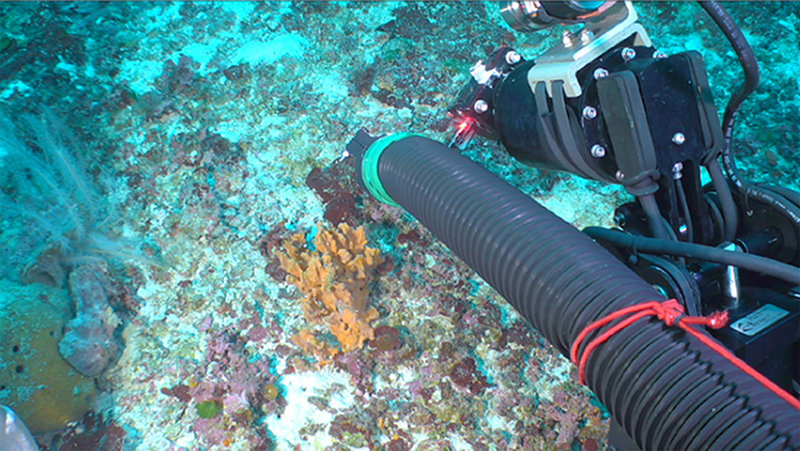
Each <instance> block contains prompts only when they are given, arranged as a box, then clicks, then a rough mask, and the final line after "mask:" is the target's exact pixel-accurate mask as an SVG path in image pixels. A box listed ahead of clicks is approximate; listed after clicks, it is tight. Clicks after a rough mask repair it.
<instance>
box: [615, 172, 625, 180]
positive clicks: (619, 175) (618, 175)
mask: <svg viewBox="0 0 800 451" xmlns="http://www.w3.org/2000/svg"><path fill="white" fill-rule="evenodd" d="M614 177H616V178H617V181H618V182H621V181H623V180H625V173H624V172H622V171H617V173H616V174H614Z"/></svg>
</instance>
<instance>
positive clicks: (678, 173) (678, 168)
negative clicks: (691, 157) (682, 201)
mask: <svg viewBox="0 0 800 451" xmlns="http://www.w3.org/2000/svg"><path fill="white" fill-rule="evenodd" d="M681 177H683V163H681V162H680V161H679V162H677V163H675V164H673V165H672V178H673V179H674V180H680V179H681Z"/></svg>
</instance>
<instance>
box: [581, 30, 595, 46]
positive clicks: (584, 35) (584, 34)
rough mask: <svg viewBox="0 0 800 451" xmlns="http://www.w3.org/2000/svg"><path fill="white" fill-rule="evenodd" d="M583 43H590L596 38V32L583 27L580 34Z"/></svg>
mask: <svg viewBox="0 0 800 451" xmlns="http://www.w3.org/2000/svg"><path fill="white" fill-rule="evenodd" d="M580 38H581V44H588V43H590V42H591V41H592V39H594V33H592V32H591V31H589V30H586V29H583V30H581V34H580Z"/></svg>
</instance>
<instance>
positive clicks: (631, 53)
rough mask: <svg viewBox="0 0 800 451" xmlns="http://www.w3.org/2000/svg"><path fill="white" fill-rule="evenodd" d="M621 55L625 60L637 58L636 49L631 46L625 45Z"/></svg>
mask: <svg viewBox="0 0 800 451" xmlns="http://www.w3.org/2000/svg"><path fill="white" fill-rule="evenodd" d="M620 55H622V59H623V60H625V62H628V61H630V60H632V59H634V58H636V50H634V49H632V48H630V47H625V48H624V49H622V52H621V53H620Z"/></svg>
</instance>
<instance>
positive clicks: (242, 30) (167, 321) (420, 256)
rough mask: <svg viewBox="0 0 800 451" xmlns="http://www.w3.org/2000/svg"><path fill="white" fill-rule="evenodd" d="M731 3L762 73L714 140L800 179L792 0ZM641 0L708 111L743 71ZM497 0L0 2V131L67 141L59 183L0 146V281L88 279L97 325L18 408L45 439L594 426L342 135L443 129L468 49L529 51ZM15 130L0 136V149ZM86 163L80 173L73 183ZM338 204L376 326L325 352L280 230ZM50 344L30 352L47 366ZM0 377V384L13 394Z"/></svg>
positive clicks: (702, 26) (48, 443) (366, 444)
mask: <svg viewBox="0 0 800 451" xmlns="http://www.w3.org/2000/svg"><path fill="white" fill-rule="evenodd" d="M728 7H729V8H730V10H731V12H732V14H733V15H734V16H735V17H736V19H737V20H738V21H739V24H740V25H741V26H742V27H743V29H744V30H745V33H746V35H747V36H748V38H749V39H750V42H751V44H752V46H753V48H754V50H755V52H756V54H757V56H758V58H759V60H760V62H761V65H762V78H763V80H762V83H761V85H760V87H759V89H758V91H757V92H756V93H755V94H754V95H753V96H752V97H751V98H750V99H749V100H748V101H747V102H746V103H745V104H744V106H743V108H742V111H741V113H740V116H739V122H738V125H737V128H736V135H735V138H736V150H735V155H736V156H737V158H738V159H739V162H740V166H741V169H742V173H743V174H744V175H745V176H746V177H749V178H751V179H754V180H759V181H769V182H772V183H775V184H783V185H787V186H790V187H792V186H793V187H794V188H798V186H800V185H798V181H797V180H798V169H797V149H796V148H797V143H798V142H800V129H799V128H798V121H797V117H798V114H800V95H799V94H798V90H799V88H800V77H798V76H797V70H798V69H797V51H798V48H800V43H799V42H798V40H799V39H800V38H798V31H800V19H799V18H798V16H800V5H799V4H795V3H781V2H752V3H751V2H737V3H731V4H729V5H728ZM637 8H638V10H639V13H640V16H641V23H642V24H643V25H644V26H645V28H646V29H647V30H648V32H649V33H650V35H651V38H652V40H653V43H654V45H655V46H656V47H658V48H660V49H662V50H664V51H665V52H667V53H668V54H672V53H676V52H680V51H684V50H699V51H700V52H702V53H703V54H704V56H705V59H706V64H707V66H708V69H709V73H710V79H711V84H712V87H713V88H714V96H715V100H716V104H717V106H718V107H719V108H720V109H722V107H723V106H724V105H725V103H726V101H727V98H728V96H729V95H730V92H731V91H732V90H733V89H735V88H736V86H738V83H740V78H741V69H740V68H739V66H738V63H737V61H736V59H735V55H734V54H733V52H732V50H731V49H730V47H729V45H728V44H727V41H725V39H724V37H723V36H722V34H721V33H720V32H719V30H718V29H717V28H716V26H715V25H714V24H713V22H711V21H710V20H709V19H708V18H707V17H706V16H705V15H704V13H703V12H702V10H701V9H700V8H699V7H698V6H697V5H696V4H694V3H682V2H652V3H641V4H637ZM499 9H500V7H499V5H498V4H497V3H479V2H420V3H413V2H397V3H395V2H339V3H327V2H297V3H289V2H264V3H244V2H242V3H239V2H222V3H199V2H198V3H193V2H192V3H166V2H164V3H162V2H159V3H138V2H136V3H113V2H112V3H45V2H41V3H40V2H31V3H2V4H0V107H2V124H3V129H2V132H3V133H4V134H6V135H7V136H11V135H12V134H18V135H19V136H20V138H19V140H18V141H19V142H21V143H22V144H23V145H22V146H21V147H31V148H33V149H34V150H33V151H32V153H33V155H37V154H39V153H42V152H43V151H42V150H41V149H39V148H40V147H45V146H46V143H44V142H43V140H42V139H41V136H50V137H51V138H52V139H54V140H58V141H63V142H64V143H65V146H64V148H65V149H66V150H64V151H63V152H62V153H60V154H56V156H59V155H61V156H63V155H69V156H72V157H74V161H72V162H71V163H70V164H71V165H73V166H74V167H75V168H80V171H79V173H80V174H81V175H80V177H78V178H76V179H70V177H69V176H68V175H69V174H67V173H68V172H70V171H67V170H64V169H63V168H61V167H56V168H54V169H49V170H46V171H49V172H45V173H47V174H52V175H54V177H52V180H53V181H54V182H55V184H56V185H59V184H64V183H66V181H67V179H69V180H71V182H70V184H69V186H55V187H53V186H49V185H48V184H47V183H46V181H47V179H48V177H40V178H39V179H36V180H38V182H37V183H38V184H39V186H35V187H33V188H30V189H27V188H25V189H23V188H21V187H23V186H28V185H27V184H29V182H30V179H31V178H32V177H33V176H29V178H28V179H24V180H16V181H15V182H14V183H15V184H14V185H13V188H11V186H12V185H11V183H12V182H11V179H12V178H13V176H11V175H8V172H9V171H0V172H1V173H3V174H4V175H3V177H5V178H4V179H0V180H2V181H4V182H5V183H8V185H6V186H4V187H3V189H4V194H5V195H6V196H7V198H11V199H13V201H11V202H8V201H5V202H6V203H5V204H0V205H2V206H3V213H0V220H2V221H3V222H2V228H1V229H2V230H0V240H2V241H1V242H0V244H1V245H2V246H3V251H4V255H5V256H6V263H5V265H4V266H3V267H2V269H0V276H2V279H3V281H6V280H7V281H8V284H14V285H13V286H14V287H15V288H13V289H12V288H7V289H5V293H6V297H8V296H10V295H8V293H12V292H14V293H16V292H19V293H22V292H23V291H24V292H25V293H29V292H30V293H29V294H25V296H30V298H31V299H39V300H40V301H42V302H44V303H45V304H46V305H47V306H52V305H54V303H55V301H54V299H56V297H59V296H60V297H61V298H62V299H63V298H65V295H64V292H67V291H68V292H69V293H70V295H71V296H73V298H74V297H75V296H76V293H80V290H81V287H87V286H89V287H94V289H96V290H100V292H102V293H103V295H102V296H100V297H101V298H102V299H101V300H100V301H98V302H107V305H105V304H104V307H103V308H102V309H100V310H98V311H100V313H98V316H97V318H95V320H96V321H97V322H98V324H102V325H103V327H105V330H104V331H99V332H98V331H94V332H96V334H95V335H93V337H94V338H97V337H100V338H98V340H99V341H100V342H101V343H104V344H105V345H106V348H105V349H106V353H105V354H103V356H105V357H106V360H101V361H100V363H98V360H97V359H95V360H90V361H85V360H86V359H84V362H83V363H85V364H86V365H89V366H91V365H99V364H102V372H101V373H99V374H97V375H94V376H93V377H92V378H91V380H90V383H91V384H92V385H93V387H92V388H90V389H87V390H89V391H90V392H92V395H91V397H90V399H89V398H82V402H83V403H84V404H81V403H80V402H78V403H76V402H72V401H70V402H72V404H75V405H73V406H72V408H73V412H72V413H71V415H72V417H70V418H66V419H65V418H64V417H63V415H62V414H63V412H57V411H56V412H51V411H50V410H46V409H42V410H39V411H38V412H37V413H35V414H31V415H39V416H43V415H50V416H49V417H47V418H37V419H35V420H32V421H36V422H37V424H39V423H41V424H43V425H51V426H42V428H45V429H49V430H40V431H38V432H41V434H38V435H37V440H38V441H39V444H40V446H41V447H42V448H43V449H140V450H155V449H159V450H179V449H192V450H194V449H226V448H232V449H269V448H277V449H389V450H404V449H417V450H434V449H435V450H440V449H576V450H578V449H580V450H596V449H603V448H605V447H606V446H607V443H606V438H605V436H606V434H607V430H608V418H607V412H606V411H605V410H604V408H603V406H602V405H601V404H600V403H599V402H598V401H597V399H596V398H595V397H594V396H593V394H592V393H591V392H590V391H589V390H588V389H587V388H585V387H583V386H581V385H580V384H578V383H577V382H576V380H575V369H574V366H573V365H572V364H571V363H569V362H568V361H567V360H566V359H565V358H563V357H562V356H561V355H560V354H559V353H558V352H557V351H556V350H555V349H554V348H552V347H551V346H550V345H549V344H547V343H546V342H545V341H544V339H543V338H542V337H541V336H540V335H539V334H538V333H537V332H536V331H534V330H532V328H531V327H530V326H529V325H528V324H527V323H526V322H524V321H523V320H522V319H521V317H520V316H519V314H517V313H516V312H515V311H514V310H513V309H511V308H510V307H509V305H508V304H507V303H506V302H505V301H504V300H503V299H502V298H501V297H500V296H499V295H498V294H497V293H495V292H494V291H493V290H492V289H491V288H490V287H489V286H488V285H487V284H486V283H484V282H483V281H482V280H481V279H480V278H479V277H478V276H477V275H476V274H474V272H472V271H471V270H470V269H469V268H468V267H467V266H466V265H464V264H463V263H462V262H460V261H459V260H458V259H457V258H455V257H454V256H453V255H452V254H451V253H450V252H449V251H448V250H447V249H446V248H445V247H444V246H443V245H441V244H440V243H438V242H437V241H436V239H435V238H434V237H433V236H432V235H431V234H429V233H428V232H427V231H426V230H425V229H424V228H423V227H422V226H420V225H419V224H418V223H417V222H415V220H414V219H413V218H412V217H411V216H410V215H408V214H407V213H404V212H403V211H401V210H399V209H396V208H393V207H389V206H386V205H382V204H380V203H379V202H378V201H376V200H375V199H373V198H371V197H370V196H369V195H368V194H366V193H365V192H364V191H362V190H361V188H360V187H358V186H357V184H356V183H355V175H354V172H353V171H352V169H351V168H350V167H349V165H348V163H347V161H346V160H343V159H342V158H341V156H342V152H343V149H344V146H345V144H346V143H347V142H348V141H349V140H350V139H351V138H352V136H353V135H354V134H355V132H356V131H358V129H359V128H362V127H363V128H366V129H367V130H369V131H370V132H372V133H375V134H382V133H390V132H396V131H414V132H419V133H424V134H426V135H427V136H430V137H432V138H434V139H438V140H441V141H448V140H449V139H450V138H451V137H452V129H451V128H450V125H451V124H450V120H449V119H448V118H447V116H446V114H445V113H446V111H447V109H448V108H449V106H450V103H451V102H452V100H453V98H454V96H455V94H456V93H457V92H458V89H459V88H460V87H461V86H462V85H463V84H464V83H465V82H466V80H467V78H468V77H469V68H470V67H471V65H472V64H473V63H474V62H475V61H477V60H478V59H481V58H483V57H485V56H486V54H487V52H488V51H490V50H491V49H492V48H494V47H497V46H499V45H501V44H504V43H506V44H510V45H512V46H513V47H515V48H516V49H517V50H518V51H519V52H520V53H522V54H523V55H524V56H525V57H527V58H535V56H536V55H537V54H539V53H541V52H542V51H544V50H545V49H546V48H547V47H548V46H549V45H551V44H552V43H554V42H556V41H557V40H558V39H559V35H558V33H557V32H556V31H553V32H550V33H547V32H542V33H539V34H527V35H526V34H518V33H515V32H512V31H511V29H510V28H509V27H507V26H506V25H505V23H504V21H503V20H502V18H501V16H500V12H499ZM37 118H44V119H37ZM58 123H63V124H62V125H55V124H58ZM46 128H49V129H50V131H47V130H42V129H46ZM12 130H15V131H14V132H13V133H12ZM37 136H38V137H39V139H38V140H37ZM4 142H6V143H7V141H4ZM37 149H39V150H37ZM465 153H466V154H467V155H468V156H469V157H471V158H472V159H474V160H476V161H477V162H479V163H481V164H483V165H484V166H486V167H487V168H489V169H490V170H491V171H492V172H494V173H496V174H498V175H499V176H500V177H502V178H504V179H505V180H507V181H509V182H510V183H512V184H514V185H515V186H518V187H519V188H520V189H521V190H522V191H524V192H526V193H528V194H530V195H531V196H533V197H534V198H535V199H537V200H538V201H539V202H541V203H542V204H543V205H545V206H546V207H548V208H550V209H551V210H552V211H554V212H555V213H556V214H558V215H559V216H561V217H562V218H564V219H565V220H567V221H569V222H571V223H573V224H574V225H575V226H576V227H581V228H582V227H585V226H589V225H604V226H610V225H611V216H612V211H613V209H614V207H615V206H617V205H619V204H621V203H623V202H626V201H627V200H628V195H627V194H626V193H625V192H624V191H622V190H621V189H619V188H618V187H616V186H605V185H601V184H599V183H595V182H589V181H585V180H582V179H579V178H577V177H574V176H571V175H568V174H564V173H556V172H550V171H540V170H537V169H533V168H529V167H525V166H522V165H521V164H519V163H518V162H516V161H514V160H513V159H512V158H511V157H510V156H508V154H507V153H506V152H505V151H504V150H503V149H502V146H501V145H500V144H497V143H494V142H490V141H486V140H482V139H477V140H476V141H475V142H474V143H473V144H472V145H471V147H470V148H469V149H468V150H467V151H465ZM9 155H12V154H11V153H10V152H8V151H7V152H6V155H3V153H0V158H2V160H0V161H2V163H0V164H2V165H3V166H4V167H6V168H8V167H11V166H12V165H11V163H10V162H9V161H10V159H11V157H9ZM20 155H24V152H23V153H20ZM43 161H45V163H49V164H54V163H53V161H52V159H47V158H43ZM73 166H70V167H73ZM27 167H28V170H31V169H30V168H33V167H34V165H29V166H27ZM74 172H75V173H78V171H77V170H76V171H74ZM73 175H74V174H73ZM78 182H80V183H78ZM84 182H85V186H86V187H87V188H86V189H87V193H91V194H92V195H86V196H83V197H81V196H78V195H74V194H72V193H73V192H76V191H80V188H81V186H83V185H81V183H84ZM48 190H50V191H48ZM52 190H56V191H58V192H61V191H63V192H64V193H66V194H63V195H61V196H60V197H54V196H53V194H52ZM65 199H66V200H65ZM60 202H61V203H60ZM54 206H55V207H59V208H61V209H63V211H61V210H59V211H55V210H57V209H56V208H55V207H54ZM51 207H53V208H51ZM31 212H33V214H31ZM65 215H67V216H69V218H70V221H71V222H70V224H71V225H65V223H64V220H63V218H64V217H65ZM340 223H344V224H348V225H350V226H352V228H353V230H355V229H357V228H358V227H363V230H364V231H365V237H366V240H367V246H368V247H369V248H371V249H377V250H378V251H380V262H376V264H375V265H373V267H372V269H373V274H371V275H370V277H369V279H368V281H366V282H365V283H367V285H366V288H365V289H366V290H368V295H367V298H366V299H367V301H368V303H369V306H370V307H371V308H374V309H375V311H376V312H377V319H374V320H372V321H371V323H370V324H371V327H372V328H373V329H374V330H373V331H372V335H371V337H372V339H370V340H366V341H362V342H358V344H359V345H360V346H354V349H352V350H349V351H348V352H338V353H335V352H334V353H333V355H332V356H331V358H330V359H327V360H329V361H326V362H323V360H325V359H322V358H320V356H319V355H315V354H314V353H312V352H309V348H308V347H307V346H301V345H300V344H298V340H297V339H296V336H297V334H298V333H300V332H301V331H302V330H304V329H306V328H307V327H309V325H308V324H307V323H308V313H307V312H306V311H304V306H305V305H307V303H308V301H307V298H308V296H309V295H308V294H307V293H305V292H304V291H303V289H302V288H301V286H300V284H298V283H290V282H287V274H288V273H287V271H288V267H287V265H286V264H284V263H282V261H281V255H284V256H285V255H287V250H286V243H287V242H288V241H289V240H291V239H292V237H300V238H297V240H299V241H297V242H298V243H301V241H302V240H305V241H306V246H307V248H306V249H307V252H308V253H309V255H313V253H314V252H315V248H316V246H315V237H316V236H318V235H319V234H320V233H328V232H330V231H335V230H337V229H336V228H335V226H336V225H337V224H340ZM48 225H49V226H50V228H46V226H48ZM37 227H38V228H37ZM76 230H77V231H76ZM339 230H341V229H339ZM78 231H79V232H78ZM343 233H344V232H343ZM54 236H56V238H58V239H54V238H53V237H54ZM301 244H302V243H301ZM362 247H363V246H362ZM284 258H285V257H284ZM320 258H322V257H320ZM309 261H310V260H309ZM89 265H94V266H89ZM75 268H94V270H95V272H94V273H92V274H93V275H84V273H86V271H83V272H81V273H79V272H77V271H76V270H75ZM4 283H6V282H4ZM26 283H27V284H28V285H26V287H27V288H22V287H21V286H22V285H25V284H26ZM9 286H11V285H9ZM14 290H18V291H14ZM25 290H27V291H25ZM31 290H33V291H31ZM37 290H38V291H37ZM59 293H61V294H59ZM19 296H23V295H22V294H20V295H19ZM67 297H69V296H67ZM7 302H10V301H7ZM31 302H33V301H31ZM73 302H74V299H73ZM87 302H89V301H88V300H87ZM43 305H44V304H43ZM31 308H33V307H31ZM43 308H44V309H45V310H47V309H50V307H43ZM71 308H73V309H74V306H73V307H71ZM69 310H70V308H67V309H66V310H65V313H63V315H66V316H67V318H66V319H69V317H70V316H71V315H70V314H69V313H68V311H69ZM15 312H16V311H15ZM72 313H73V314H74V313H75V312H72ZM16 314H17V315H18V316H15V317H9V318H10V319H8V318H7V319H5V320H4V321H5V322H4V323H3V324H2V326H3V328H4V330H3V331H2V333H3V334H4V335H3V340H2V343H0V346H2V347H4V348H7V349H4V350H3V351H2V352H3V356H4V359H5V361H4V362H2V366H3V368H7V369H9V370H8V374H13V375H14V376H13V377H14V378H16V379H15V381H17V382H14V384H24V383H25V382H24V381H26V380H28V379H30V378H33V377H34V376H33V375H28V374H27V373H26V371H32V370H31V367H26V366H23V365H16V366H13V368H12V366H10V364H9V361H10V360H9V359H11V358H12V357H13V358H17V359H19V357H14V356H13V355H14V353H18V352H19V351H18V350H19V348H13V346H17V345H12V341H13V340H17V339H19V340H24V339H25V338H24V330H23V331H22V332H20V331H19V330H17V329H19V327H18V326H19V324H20V323H19V322H20V321H23V319H24V320H25V321H29V322H30V323H31V324H34V323H36V321H37V320H41V318H44V316H37V315H33V314H31V315H28V316H25V313H24V312H17V313H16ZM15 318H16V319H15ZM14 321H17V323H15V322H14ZM52 321H56V322H57V320H56V319H53V320H52ZM26 324H27V323H26ZM73 324H74V323H73ZM31 327H33V326H31ZM103 334H105V335H103ZM20 337H23V338H20ZM320 337H321V338H320V339H321V340H323V341H325V340H327V341H329V342H333V343H334V347H335V343H336V340H335V339H334V340H331V337H330V336H326V335H324V334H322V335H320ZM103 340H104V341H103ZM109 343H111V344H109ZM306 343H308V342H306ZM42 346H44V345H42ZM14 349H17V351H15V350H14ZM51 354H52V358H53V359H58V355H57V354H56V353H54V352H53V353H51ZM62 354H63V350H62ZM41 355H44V354H41ZM41 355H40V356H41ZM7 356H12V357H7ZM37 358H38V357H37ZM30 364H31V365H33V364H34V363H33V361H31V363H30ZM53 368H56V366H47V365H45V368H44V369H42V372H41V374H38V375H36V376H35V377H38V378H39V379H37V380H47V381H50V380H53V379H63V377H65V376H64V375H63V374H61V373H54V371H56V370H55V369H53ZM57 368H68V367H64V366H60V367H57ZM12 369H13V371H11V370H12ZM47 371H50V373H47ZM59 371H63V372H72V370H68V369H62V370H59ZM3 374H6V373H3ZM62 376H63V377H62ZM73 376H75V375H74V374H71V375H70V377H73ZM25 378H28V379H25ZM20 381H21V382H20ZM84 382H85V381H84ZM2 384H3V385H2V386H0V402H2V403H8V401H9V400H10V399H16V400H17V401H18V402H23V398H24V396H22V395H20V394H19V391H18V392H17V393H12V391H13V390H14V389H15V387H17V385H13V384H11V383H8V382H6V381H5V380H4V381H2ZM20 386H21V385H20ZM84 394H85V392H84ZM73 401H74V400H73ZM81 405H84V408H81ZM63 406H64V404H62V405H61V407H63ZM63 408H64V409H66V407H63ZM56 410H57V409H56ZM53 424H56V425H58V424H62V425H61V426H60V427H55V426H52V425H53Z"/></svg>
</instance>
